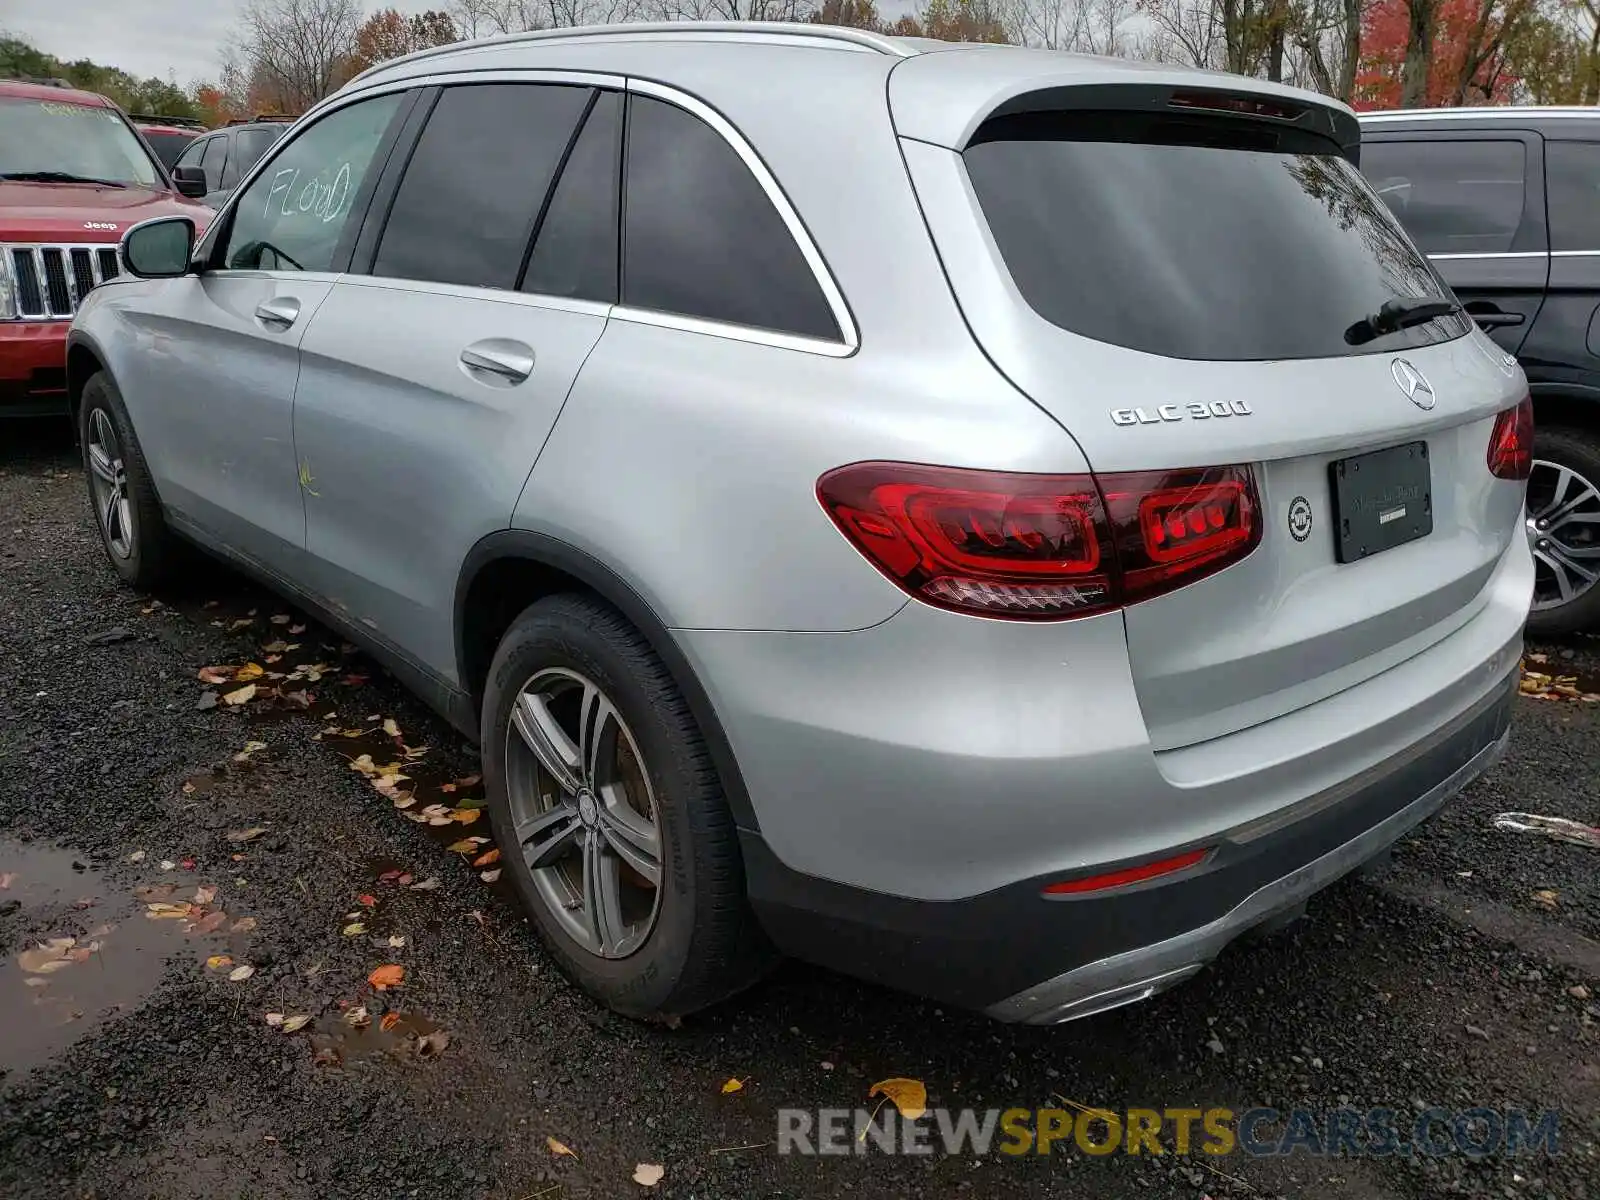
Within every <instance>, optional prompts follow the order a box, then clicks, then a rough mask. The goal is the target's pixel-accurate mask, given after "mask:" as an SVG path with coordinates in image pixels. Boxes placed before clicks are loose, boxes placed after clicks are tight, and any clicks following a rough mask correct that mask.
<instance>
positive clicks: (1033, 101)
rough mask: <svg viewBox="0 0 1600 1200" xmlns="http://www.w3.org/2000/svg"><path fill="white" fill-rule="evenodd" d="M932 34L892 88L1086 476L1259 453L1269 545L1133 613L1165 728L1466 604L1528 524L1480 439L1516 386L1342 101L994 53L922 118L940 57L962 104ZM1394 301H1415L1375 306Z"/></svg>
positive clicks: (1205, 729) (1248, 708) (1155, 725)
mask: <svg viewBox="0 0 1600 1200" xmlns="http://www.w3.org/2000/svg"><path fill="white" fill-rule="evenodd" d="M941 57H946V56H941V55H938V54H930V55H927V56H924V57H923V58H921V59H912V60H910V61H908V62H906V63H903V64H901V65H900V66H899V67H898V68H896V71H895V74H894V76H893V77H892V80H891V89H890V101H891V106H892V108H893V111H894V115H895V118H896V121H897V124H898V125H899V127H900V132H901V134H902V142H901V145H902V150H903V153H904V154H905V157H906V161H907V165H908V167H909V169H910V172H911V177H912V180H913V183H914V185H915V187H916V189H917V192H918V196H919V198H920V199H921V201H922V204H923V208H924V211H925V213H926V214H927V218H928V222H929V226H930V229H931V231H932V233H933V236H934V239H935V242H936V244H937V246H938V248H939V251H940V254H941V257H942V258H943V260H944V262H945V265H946V269H947V271H948V273H949V275H950V278H951V282H952V285H953V287H954V290H955V293H956V297H957V300H958V302H959V303H960V305H961V307H962V310H963V312H964V314H965V315H966V318H967V320H968V323H969V324H970V325H971V327H972V329H973V332H974V334H975V335H976V337H977V338H978V340H979V341H980V343H981V344H982V345H983V346H984V348H985V350H986V352H987V353H988V354H989V356H990V357H991V359H992V360H993V361H994V362H995V364H996V366H997V367H998V368H999V369H1000V370H1001V371H1003V372H1004V373H1005V374H1006V375H1007V376H1008V377H1009V378H1010V379H1011V380H1012V381H1013V382H1014V383H1015V384H1016V385H1017V386H1018V387H1019V388H1020V389H1021V390H1022V391H1023V392H1025V393H1026V394H1027V395H1028V396H1030V397H1031V398H1032V399H1033V400H1034V402H1035V403H1037V404H1038V405H1040V407H1042V408H1043V409H1045V410H1046V411H1047V412H1049V413H1050V414H1051V415H1052V416H1053V417H1055V418H1056V419H1057V420H1058V421H1059V422H1060V423H1061V424H1062V426H1063V427H1064V428H1065V429H1066V430H1067V431H1068V432H1069V433H1070V434H1071V435H1072V436H1073V437H1074V438H1075V439H1076V441H1077V442H1078V444H1079V446H1080V447H1081V448H1082V450H1083V452H1084V455H1085V456H1086V458H1087V459H1088V461H1089V463H1090V464H1091V466H1092V468H1093V469H1094V470H1095V472H1096V474H1097V475H1099V474H1102V473H1107V472H1122V471H1147V470H1153V469H1163V468H1184V467H1209V466H1222V465H1229V464H1240V465H1248V466H1249V467H1250V468H1251V469H1252V471H1253V472H1254V475H1255V480H1256V486H1257V489H1258V495H1259V502H1260V504H1259V516H1260V520H1261V522H1262V525H1263V534H1262V537H1261V541H1260V544H1259V546H1257V547H1256V549H1255V550H1254V551H1253V552H1252V553H1251V554H1250V555H1249V556H1248V557H1246V558H1245V559H1243V561H1240V562H1238V563H1236V564H1235V565H1233V566H1230V567H1228V568H1227V569H1225V570H1223V571H1221V572H1219V573H1217V574H1214V575H1212V576H1210V577H1209V578H1205V579H1202V580H1199V581H1198V582H1195V583H1193V584H1190V585H1189V586H1187V587H1183V588H1180V589H1178V590H1176V591H1172V592H1169V593H1167V594H1165V595H1162V596H1159V597H1157V598H1155V599H1151V600H1147V601H1144V602H1142V603H1138V604H1134V605H1132V606H1130V607H1129V608H1127V609H1126V610H1125V620H1126V625H1127V636H1128V648H1129V654H1130V658H1131V662H1132V669H1133V675H1134V679H1135V683H1136V685H1137V688H1138V693H1139V700H1140V705H1141V707H1142V709H1143V711H1144V714H1145V718H1146V722H1147V725H1148V727H1149V732H1150V736H1151V739H1152V742H1153V744H1154V745H1155V746H1156V748H1157V749H1163V748H1173V747H1177V746H1183V745H1189V744H1193V743H1195V742H1199V741H1203V740H1205V739H1208V738H1212V737H1217V736H1220V735H1223V734H1226V733H1229V732H1233V731H1235V730H1239V729H1242V728H1246V727H1248V726H1251V725H1255V724H1259V723H1261V722H1263V721H1267V720H1270V719H1272V718H1273V717H1276V716H1280V715H1282V714H1284V713H1287V712H1291V711H1294V710H1295V709H1298V708H1301V707H1304V706H1305V705H1308V704H1311V703H1314V702H1316V701H1317V700H1320V699H1323V698H1324V697H1326V696H1329V695H1332V694H1333V693H1335V692H1338V691H1342V690H1344V689H1346V688H1349V687H1351V686H1354V685H1355V684H1358V683H1360V682H1361V681H1362V680H1363V679H1366V678H1370V677H1371V676H1373V675H1375V674H1377V673H1378V672H1380V671H1383V670H1385V669H1387V668H1389V667H1391V666H1393V665H1395V664H1397V663H1399V662H1401V661H1403V660H1404V659H1406V658H1408V657H1410V656H1412V655H1414V654H1417V653H1419V652H1421V651H1422V650H1424V649H1426V648H1427V647H1428V646H1429V645H1431V644H1433V643H1435V642H1437V641H1438V640H1440V639H1442V638H1444V637H1447V636H1448V635H1449V634H1450V633H1451V632H1453V631H1454V630H1455V629H1458V628H1460V627H1461V626H1462V625H1463V624H1465V623H1466V622H1467V621H1469V620H1470V619H1471V617H1472V616H1473V614H1474V613H1475V612H1476V611H1477V610H1478V608H1480V607H1481V606H1482V604H1483V603H1484V602H1485V599H1484V596H1485V589H1486V584H1487V583H1488V581H1489V579H1490V577H1491V575H1492V574H1493V573H1494V571H1495V570H1496V568H1497V566H1498V565H1499V564H1500V562H1501V560H1502V557H1503V556H1504V553H1505V551H1506V549H1507V547H1508V546H1509V545H1510V542H1511V538H1512V537H1513V536H1518V537H1520V536H1522V534H1521V530H1520V522H1519V520H1518V514H1519V510H1520V506H1521V502H1522V485H1521V484H1520V483H1517V482H1514V481H1510V480H1503V479H1497V478H1495V477H1494V476H1493V475H1492V474H1491V473H1490V471H1489V468H1488V463H1487V456H1488V448H1489V442H1490V438H1491V433H1492V431H1493V429H1494V426H1495V418H1496V415H1497V414H1498V413H1499V412H1501V411H1502V410H1505V409H1507V408H1510V407H1512V406H1514V405H1516V403H1517V402H1518V401H1519V400H1521V399H1522V398H1523V396H1524V395H1525V393H1526V385H1525V382H1524V380H1523V378H1522V375H1521V372H1520V370H1519V369H1518V368H1517V367H1516V365H1515V363H1514V362H1512V361H1511V360H1510V359H1509V358H1507V357H1506V356H1505V355H1504V354H1503V353H1502V352H1501V351H1500V350H1499V349H1498V348H1497V347H1495V346H1494V345H1493V343H1491V342H1490V341H1489V340H1488V339H1487V338H1485V337H1484V336H1483V335H1482V334H1480V333H1479V332H1477V330H1476V328H1475V327H1474V326H1473V325H1472V323H1471V321H1470V320H1468V319H1467V318H1466V317H1465V316H1464V315H1461V314H1460V313H1458V312H1449V311H1446V312H1443V313H1440V314H1438V315H1434V316H1432V317H1429V316H1428V315H1427V311H1428V310H1426V309H1419V308H1418V306H1420V305H1423V304H1428V303H1433V304H1434V305H1435V307H1436V308H1437V307H1445V306H1446V305H1447V304H1448V302H1450V301H1452V300H1453V297H1452V296H1451V295H1450V294H1449V291H1448V288H1446V287H1445V285H1444V284H1443V282H1442V281H1441V280H1440V279H1439V277H1438V276H1437V274H1436V273H1435V272H1434V271H1433V270H1432V268H1431V267H1430V266H1429V265H1428V263H1427V261H1426V260H1425V259H1424V258H1423V257H1422V256H1421V255H1420V254H1419V253H1418V252H1417V251H1416V249H1415V248H1414V247H1413V246H1412V244H1411V242H1410V240H1409V239H1408V238H1407V236H1406V235H1405V233H1404V232H1403V231H1402V230H1401V228H1400V227H1399V225H1398V224H1397V223H1396V222H1395V221H1394V219H1393V218H1392V217H1391V216H1390V214H1389V211H1388V210H1387V208H1386V207H1385V206H1384V205H1383V203H1382V201H1381V200H1379V199H1378V197H1377V196H1376V195H1375V194H1374V193H1373V192H1372V190H1371V189H1370V187H1368V185H1367V184H1366V182H1365V181H1364V180H1363V179H1362V177H1361V175H1360V173H1359V171H1357V169H1356V168H1355V166H1354V165H1353V164H1352V162H1351V161H1350V154H1351V152H1352V147H1351V143H1352V142H1353V141H1354V140H1355V137H1356V133H1355V124H1354V121H1353V119H1352V118H1351V117H1350V115H1349V114H1348V113H1347V112H1346V111H1344V110H1342V109H1338V108H1336V107H1333V106H1329V105H1327V104H1325V103H1323V102H1320V101H1319V100H1318V99H1317V98H1315V97H1312V96H1309V95H1306V94H1299V93H1292V92H1289V91H1287V90H1285V89H1269V88H1262V89H1261V90H1259V91H1254V90H1249V89H1250V85H1249V84H1248V82H1247V81H1243V80H1238V81H1234V80H1227V79H1223V78H1221V77H1217V76H1209V75H1205V76H1201V75H1191V76H1188V77H1185V76H1183V75H1178V74H1171V73H1160V72H1156V73H1151V74H1150V75H1149V76H1147V78H1146V80H1144V81H1140V82H1137V83H1132V84H1128V83H1107V82H1105V81H1104V80H1100V79H1097V78H1090V79H1089V80H1088V81H1087V82H1086V81H1085V80H1084V79H1081V78H1079V77H1078V76H1076V75H1072V76H1069V77H1067V78H1065V79H1063V80H1055V79H1031V78H1022V79H1012V80H1005V79H1004V78H1002V76H1003V75H1004V69H1003V68H1002V67H1000V66H998V65H989V66H986V67H985V68H984V72H985V74H986V78H985V79H984V80H983V81H982V83H981V84H979V85H978V86H975V87H973V88H971V89H970V90H971V93H972V95H973V97H974V98H975V99H976V101H977V103H978V108H977V109H976V110H975V112H974V113H973V114H971V115H970V116H969V118H968V119H966V120H965V121H964V122H963V121H960V120H947V121H946V122H945V124H946V127H945V128H943V129H941V128H939V127H938V123H937V121H934V122H932V124H929V123H927V122H924V123H923V124H922V125H921V126H920V127H919V125H918V117H917V116H916V115H915V113H916V111H917V106H918V105H919V104H921V103H922V102H923V100H924V98H926V97H927V96H929V95H931V94H932V92H930V90H929V89H930V87H935V86H936V85H937V84H938V82H939V81H938V75H939V74H940V73H941V72H943V73H945V74H946V75H948V76H950V78H949V79H948V80H946V85H947V86H943V87H938V88H937V92H938V104H939V105H940V106H942V108H943V111H944V113H945V114H946V115H947V116H948V114H950V113H954V112H956V111H957V110H958V108H959V98H958V96H953V95H952V93H959V92H960V90H961V85H962V83H963V78H962V75H963V72H960V71H954V70H952V69H951V65H950V61H949V60H953V59H954V58H955V57H956V56H948V57H947V61H946V63H945V64H941V63H940V62H939V60H940V59H941ZM982 57H984V58H986V59H989V60H990V63H991V64H998V63H999V58H998V56H994V57H991V56H987V55H986V56H982ZM1028 61H1029V62H1031V63H1032V64H1034V65H1033V66H1032V67H1030V68H1029V69H1030V70H1033V71H1037V70H1038V63H1039V61H1040V60H1039V59H1038V58H1037V57H1032V58H1030V59H1029V60H1028ZM971 73H972V72H971V69H970V68H968V69H967V70H966V72H965V74H968V75H970V74H971ZM1125 78H1126V76H1125ZM1235 85H1237V87H1236V86H1235ZM1237 89H1246V90H1237ZM908 133H911V134H913V135H914V137H908V136H906V135H907V134H908ZM941 141H943V142H946V143H948V144H944V145H940V144H938V143H939V142H941ZM1386 302H1394V304H1392V305H1391V310H1390V311H1391V315H1392V314H1393V313H1394V311H1395V306H1396V305H1398V306H1399V308H1400V309H1401V310H1405V311H1410V312H1411V313H1412V316H1411V318H1410V319H1411V320H1412V321H1414V322H1415V323H1411V324H1406V325H1405V327H1400V328H1392V327H1391V326H1393V325H1396V324H1400V323H1399V322H1395V321H1392V320H1388V321H1386V320H1379V321H1377V322H1367V318H1369V317H1372V316H1374V315H1376V314H1379V312H1380V309H1382V307H1383V306H1384V305H1385V303H1386ZM1440 302H1444V304H1441V303H1440ZM1364 322H1366V324H1365V325H1364V324H1363V323H1364ZM1386 450H1387V451H1392V453H1390V454H1388V455H1384V456H1381V457H1370V458H1368V457H1362V456H1364V455H1369V454H1375V452H1379V451H1386ZM1363 471H1364V472H1365V474H1362V472H1363Z"/></svg>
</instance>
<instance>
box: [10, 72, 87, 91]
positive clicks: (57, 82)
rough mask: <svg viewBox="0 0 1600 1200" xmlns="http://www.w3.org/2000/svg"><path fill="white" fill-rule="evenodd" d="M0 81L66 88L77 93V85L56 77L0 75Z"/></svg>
mask: <svg viewBox="0 0 1600 1200" xmlns="http://www.w3.org/2000/svg"><path fill="white" fill-rule="evenodd" d="M0 79H4V80H7V81H8V82H11V83H31V84H34V85H35V86H37V87H53V88H67V89H69V90H71V91H77V90H78V85H77V84H75V83H73V82H72V80H70V79H61V78H59V77H57V76H45V75H0Z"/></svg>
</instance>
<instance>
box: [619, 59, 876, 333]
mask: <svg viewBox="0 0 1600 1200" xmlns="http://www.w3.org/2000/svg"><path fill="white" fill-rule="evenodd" d="M628 90H629V91H630V92H634V93H636V94H638V95H641V96H651V97H654V98H655V99H657V100H663V101H665V102H666V103H668V104H675V105H677V106H678V107H679V108H681V109H683V110H684V111H685V112H687V113H689V114H690V115H691V116H694V117H698V118H699V119H700V120H702V121H704V122H705V123H706V124H707V125H709V126H710V127H711V128H712V130H714V131H715V132H716V133H717V134H718V135H719V136H720V137H721V138H722V140H723V141H725V142H727V143H728V145H729V146H730V147H731V148H732V149H733V152H734V153H735V154H737V155H738V156H739V157H740V159H742V160H743V161H744V165H745V167H746V169H747V170H749V172H750V173H751V174H752V175H753V176H755V180H756V183H757V184H758V185H760V187H761V190H762V191H764V192H765V193H766V194H767V199H768V200H770V201H771V202H772V206H773V207H774V208H775V209H777V211H778V218H779V219H780V220H781V221H782V222H783V223H784V226H785V227H786V228H787V229H788V230H789V236H790V237H792V238H793V239H794V241H795V245H796V246H798V247H799V249H800V255H801V257H802V258H804V259H805V260H806V265H807V266H808V267H810V268H811V274H812V276H813V277H814V278H815V279H816V281H817V286H818V287H820V288H821V289H822V295H823V298H824V299H825V300H826V301H827V302H828V308H829V310H830V311H831V312H832V313H833V320H834V323H835V324H836V325H838V327H839V338H840V340H839V341H837V342H836V341H833V340H831V339H820V338H810V337H804V336H802V335H798V334H792V333H783V332H781V331H778V330H771V329H755V328H752V327H750V326H748V325H734V324H730V323H728V322H725V321H713V320H707V319H706V318H704V317H690V316H685V315H681V314H678V313H668V312H658V311H657V310H655V309H641V308H634V307H632V306H630V305H627V304H620V305H618V308H617V311H615V312H613V313H612V315H613V316H616V317H619V318H621V319H622V320H626V321H636V322H639V323H642V324H646V325H659V326H661V327H662V328H666V329H683V330H686V331H688V332H691V333H710V334H713V335H714V336H717V337H731V338H736V339H738V340H739V341H746V342H758V343H762V344H765V345H770V346H779V347H782V348H783V349H786V350H805V351H808V352H810V353H814V354H828V355H830V356H832V357H835V358H845V357H848V356H849V355H851V354H854V353H855V352H856V351H857V350H858V349H860V347H861V334H860V331H859V330H858V329H857V328H856V323H855V318H854V317H853V316H852V315H851V313H850V306H849V305H848V304H846V303H845V299H844V293H843V292H842V291H841V290H840V289H839V285H838V283H837V282H835V280H834V278H833V272H832V271H830V270H829V269H828V264H827V260H825V259H824V258H823V257H822V252H821V251H820V250H819V249H817V244H816V242H815V241H813V240H812V238H811V231H810V230H808V229H807V228H806V227H805V223H804V222H803V221H801V220H800V214H799V213H797V212H796V211H795V209H794V205H792V204H790V203H789V197H788V196H787V195H786V194H785V193H784V191H783V188H781V187H780V186H779V185H778V181H777V179H776V178H775V177H774V176H773V174H772V172H771V171H769V170H768V169H767V164H766V163H765V162H763V161H762V159H761V156H760V155H758V154H757V153H756V152H755V149H754V148H753V147H752V146H751V145H750V143H749V142H747V141H746V140H745V138H744V135H743V134H741V133H740V132H739V130H738V129H737V128H735V127H734V125H733V123H732V122H730V121H729V120H728V119H727V118H726V117H724V116H723V115H722V114H721V113H719V112H718V111H717V110H716V109H714V108H712V107H711V106H710V105H709V104H707V103H706V102H705V101H703V100H701V99H699V98H698V97H697V96H692V95H690V94H689V93H687V92H684V91H681V90H679V89H678V88H675V87H671V86H669V85H667V84H664V83H657V82H656V81H654V80H652V79H637V78H633V77H631V76H630V77H629V79H628ZM624 253H626V249H625V248H624Z"/></svg>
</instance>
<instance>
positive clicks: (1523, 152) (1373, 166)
mask: <svg viewBox="0 0 1600 1200" xmlns="http://www.w3.org/2000/svg"><path fill="white" fill-rule="evenodd" d="M1379 128H1380V131H1379V132H1374V133H1368V134H1365V135H1364V136H1363V138H1362V142H1361V169H1362V171H1363V172H1364V173H1365V174H1366V176H1367V179H1368V180H1369V181H1370V182H1371V183H1372V186H1373V188H1374V190H1375V191H1377V193H1378V195H1380V196H1382V197H1383V200H1384V202H1385V203H1386V204H1387V205H1388V206H1389V208H1390V209H1391V210H1392V211H1393V212H1394V214H1395V215H1396V216H1397V217H1399V218H1400V223H1401V224H1402V225H1404V226H1405V228H1406V232H1407V233H1409V234H1410V235H1411V238H1412V240H1413V241H1414V242H1416V243H1417V246H1418V247H1419V248H1420V249H1421V250H1422V252H1423V253H1424V254H1426V255H1427V256H1428V258H1429V259H1430V260H1431V261H1432V262H1433V265H1434V266H1435V267H1436V268H1437V269H1438V271H1439V274H1441V275H1442V276H1444V279H1445V282H1446V283H1448V284H1449V285H1450V287H1451V289H1452V290H1453V291H1454V292H1455V293H1456V295H1457V296H1459V297H1460V298H1461V300H1462V302H1463V303H1464V304H1465V305H1466V307H1467V311H1468V312H1470V313H1472V315H1473V317H1474V319H1475V320H1476V321H1477V322H1478V324H1479V325H1480V326H1482V327H1483V328H1484V329H1485V330H1487V331H1488V333H1489V335H1490V336H1491V337H1492V338H1494V340H1495V341H1497V342H1498V343H1500V345H1502V346H1504V347H1505V348H1506V349H1507V350H1509V351H1510V352H1511V353H1513V354H1515V353H1517V352H1518V351H1519V350H1520V349H1521V348H1522V344H1523V341H1524V340H1525V339H1526V338H1527V336H1528V331H1529V330H1530V329H1532V328H1533V324H1534V319H1535V318H1536V317H1537V316H1538V314H1539V307H1540V305H1541V304H1542V303H1543V302H1544V296H1545V285H1546V282H1547V280H1548V278H1549V274H1550V255H1549V250H1550V243H1549V238H1548V235H1547V233H1546V228H1545V196H1544V184H1543V180H1544V168H1543V165H1542V162H1543V150H1544V143H1543V140H1542V139H1541V138H1540V137H1539V135H1538V134H1536V133H1531V132H1518V131H1516V130H1504V131H1502V130H1501V129H1499V128H1496V129H1494V130H1492V131H1484V130H1478V131H1472V132H1455V131H1451V132H1440V133H1434V132H1430V133H1428V134H1427V135H1426V136H1422V135H1419V134H1417V133H1415V132H1410V133H1401V132H1394V133H1387V132H1382V131H1381V127H1379Z"/></svg>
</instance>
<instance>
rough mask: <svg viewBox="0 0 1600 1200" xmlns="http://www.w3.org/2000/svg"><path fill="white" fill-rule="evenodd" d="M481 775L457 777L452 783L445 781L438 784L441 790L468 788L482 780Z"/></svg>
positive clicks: (449, 790) (451, 790)
mask: <svg viewBox="0 0 1600 1200" xmlns="http://www.w3.org/2000/svg"><path fill="white" fill-rule="evenodd" d="M482 778H483V776H482V775H468V776H467V777H466V778H465V779H458V780H456V781H455V782H454V783H445V784H441V785H440V786H439V790H440V791H441V792H453V791H455V790H456V789H457V788H469V787H472V786H473V785H474V784H476V783H478V782H479V781H480V780H482Z"/></svg>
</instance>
